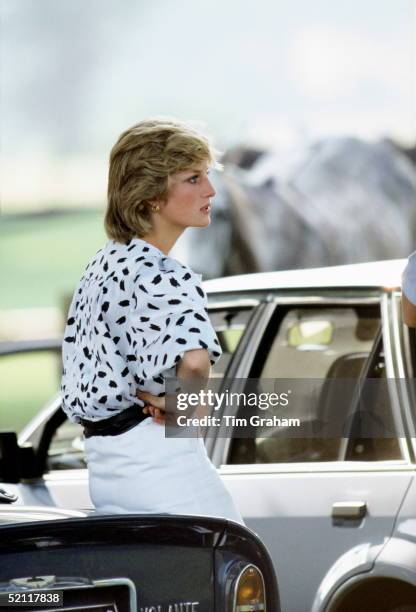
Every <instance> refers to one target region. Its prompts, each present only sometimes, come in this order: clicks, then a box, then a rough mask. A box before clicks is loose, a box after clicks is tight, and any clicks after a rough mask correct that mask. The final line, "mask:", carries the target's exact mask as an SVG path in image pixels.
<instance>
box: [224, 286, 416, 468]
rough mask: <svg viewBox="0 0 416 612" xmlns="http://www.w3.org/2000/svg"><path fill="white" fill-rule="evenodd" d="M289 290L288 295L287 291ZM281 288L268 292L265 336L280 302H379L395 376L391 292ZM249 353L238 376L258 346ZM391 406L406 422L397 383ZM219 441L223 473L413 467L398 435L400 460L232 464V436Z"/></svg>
mask: <svg viewBox="0 0 416 612" xmlns="http://www.w3.org/2000/svg"><path fill="white" fill-rule="evenodd" d="M285 293H286V295H285ZM287 293H288V292H282V293H281V294H280V295H276V294H275V295H269V298H268V301H269V306H272V308H270V309H268V310H267V311H265V312H264V313H263V321H262V325H261V328H262V334H261V336H262V339H263V337H264V334H265V333H267V329H269V326H270V323H271V321H272V319H273V318H274V317H275V315H276V310H277V308H279V307H281V306H293V307H296V306H302V307H305V306H308V305H313V306H316V305H317V306H322V307H324V308H325V307H330V306H334V305H336V306H357V307H359V306H371V305H378V306H379V307H380V322H381V333H382V337H383V342H384V343H385V345H384V351H385V359H386V375H387V377H388V378H395V367H394V358H395V353H392V316H393V314H394V313H393V312H392V309H391V303H390V299H391V294H390V293H387V292H380V291H374V290H373V291H366V292H365V293H363V292H362V291H361V292H360V291H356V290H355V291H354V290H350V291H348V292H347V291H344V292H342V291H330V290H328V291H324V292H323V293H322V294H317V293H316V290H314V291H312V292H306V291H305V292H299V291H297V292H292V291H291V292H290V294H289V295H288V294H287ZM255 345H256V349H257V348H258V347H259V345H260V341H259V339H258V338H257V341H256V343H255ZM248 352H250V355H251V357H252V359H251V361H250V362H248V361H247V360H246V361H245V363H243V364H240V367H238V368H237V369H236V372H235V374H234V377H235V378H248V377H249V375H250V371H251V369H252V366H253V364H254V360H255V356H256V352H257V350H253V347H251V350H250V351H248ZM391 404H392V410H393V411H395V415H398V418H399V420H400V424H401V425H402V426H404V424H403V418H402V412H401V406H400V396H399V394H398V392H397V386H396V388H395V389H394V392H393V395H392V397H391ZM216 440H217V444H216V448H215V449H214V453H213V456H212V460H213V462H214V465H216V466H217V467H219V468H220V469H221V473H223V474H244V473H246V474H254V473H274V472H311V471H317V472H334V471H340V472H346V471H363V470H365V471H377V472H378V471H385V470H387V471H391V470H397V469H399V470H408V469H409V468H410V467H411V464H412V461H411V456H410V453H409V445H408V440H407V438H398V441H399V445H400V450H401V454H402V459H397V460H380V461H355V460H354V461H345V460H340V461H330V462H326V461H322V462H314V461H311V462H306V463H305V462H303V463H301V462H299V463H296V462H293V463H289V462H288V463H256V464H229V463H227V460H228V457H229V454H230V446H231V439H230V438H222V443H221V439H220V432H219V433H218V435H217V438H216ZM349 441H350V438H345V444H344V446H345V449H346V448H347V446H348V442H349Z"/></svg>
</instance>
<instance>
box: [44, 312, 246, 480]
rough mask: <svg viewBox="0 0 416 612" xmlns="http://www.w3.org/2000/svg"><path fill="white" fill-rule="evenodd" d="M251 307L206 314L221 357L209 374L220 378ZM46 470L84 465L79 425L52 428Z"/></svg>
mask: <svg viewBox="0 0 416 612" xmlns="http://www.w3.org/2000/svg"><path fill="white" fill-rule="evenodd" d="M251 313H252V307H242V308H221V309H219V308H215V309H212V310H210V311H209V316H210V319H211V322H212V325H213V327H214V328H215V331H216V333H217V336H218V341H219V343H220V345H221V348H222V355H221V358H220V359H219V360H218V361H217V363H216V364H215V366H213V368H212V373H211V376H212V377H215V378H222V377H223V376H224V374H225V372H226V370H227V368H228V366H229V364H230V361H231V359H232V356H233V354H234V352H235V350H236V348H237V346H238V344H239V342H240V340H241V337H242V335H243V333H244V330H245V329H246V326H247V323H248V321H249V318H250V316H251ZM47 465H48V469H49V470H66V469H79V468H83V467H86V463H85V459H84V441H83V435H82V427H81V425H78V424H76V423H71V422H70V421H69V420H67V421H65V422H64V423H63V424H62V425H61V426H60V427H58V428H57V430H56V431H55V433H54V435H53V437H52V440H51V443H50V446H49V449H48V459H47Z"/></svg>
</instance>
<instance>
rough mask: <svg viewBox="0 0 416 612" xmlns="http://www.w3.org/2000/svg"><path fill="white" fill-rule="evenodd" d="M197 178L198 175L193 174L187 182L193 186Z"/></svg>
mask: <svg viewBox="0 0 416 612" xmlns="http://www.w3.org/2000/svg"><path fill="white" fill-rule="evenodd" d="M198 178H199V176H198V174H194V176H191V178H190V179H188V181H189V182H190V183H192V184H193V185H194V184H195V183H196V182H197V180H198Z"/></svg>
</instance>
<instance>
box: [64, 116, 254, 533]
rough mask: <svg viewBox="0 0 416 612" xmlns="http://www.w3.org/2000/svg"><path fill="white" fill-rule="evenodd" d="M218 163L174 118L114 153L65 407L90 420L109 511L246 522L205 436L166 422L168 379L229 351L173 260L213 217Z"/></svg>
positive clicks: (93, 481)
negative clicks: (183, 434) (174, 434)
mask: <svg viewBox="0 0 416 612" xmlns="http://www.w3.org/2000/svg"><path fill="white" fill-rule="evenodd" d="M215 164H216V160H215V151H214V150H213V148H212V145H211V143H210V141H209V140H208V139H207V138H206V137H205V136H204V135H202V134H201V133H199V132H197V131H196V130H195V129H193V128H192V127H190V126H189V125H187V124H185V123H181V122H179V121H176V120H159V119H155V120H147V121H142V122H140V123H138V124H137V125H134V126H133V127H131V128H130V129H128V130H126V131H125V132H124V133H123V134H121V136H120V138H119V139H118V141H117V142H116V144H115V145H114V147H113V149H112V151H111V155H110V168H109V181H108V206H107V211H106V216H105V228H106V232H107V235H108V237H109V240H108V242H107V243H106V244H105V245H104V247H103V248H102V249H100V250H99V251H98V253H97V254H96V255H95V256H94V257H93V259H92V260H91V261H90V263H89V264H88V265H87V267H86V269H85V272H84V275H83V276H82V278H81V280H80V282H79V283H78V285H77V287H76V290H75V293H74V297H73V300H72V303H71V306H70V309H69V313H68V321H67V326H66V330H65V338H64V342H63V351H62V352H63V377H62V397H63V409H64V411H65V412H66V414H67V415H68V417H69V418H70V419H71V420H72V421H74V422H77V423H81V424H82V425H83V427H84V436H85V453H86V459H87V464H88V471H89V487H90V495H91V499H92V501H93V503H94V505H95V507H96V509H97V511H98V512H101V513H113V512H115V513H117V512H135V513H171V514H196V515H206V516H220V517H225V518H228V519H231V520H234V521H237V522H240V523H242V522H243V521H242V518H241V516H240V514H239V512H238V510H237V509H236V507H235V505H234V503H233V500H232V498H231V496H230V494H229V493H228V491H227V490H226V488H225V486H224V484H223V482H222V481H221V479H220V477H219V476H218V474H217V471H216V470H215V468H214V466H213V465H212V463H211V462H210V460H209V458H208V456H207V454H206V451H205V447H204V444H203V440H202V439H201V438H198V437H197V438H167V437H165V435H164V433H165V432H164V429H165V428H164V427H163V422H164V414H163V409H164V394H165V378H166V377H167V376H176V377H177V378H178V379H179V380H181V379H187V380H189V379H193V378H202V379H206V378H207V377H208V376H209V372H210V366H211V365H212V364H214V363H215V362H216V361H217V360H218V359H219V357H220V355H221V349H220V346H219V343H218V340H217V337H216V334H215V331H214V329H213V328H212V325H211V323H210V321H209V318H208V315H207V312H206V306H207V301H206V295H205V293H204V291H203V289H202V287H201V277H200V275H197V274H195V273H194V272H193V271H192V270H191V269H189V268H187V267H186V266H184V265H182V264H181V263H179V262H178V261H177V260H175V259H173V258H172V257H170V256H169V251H170V250H171V248H172V247H173V245H174V244H175V242H176V241H177V239H178V238H179V236H180V235H181V234H182V233H183V232H184V230H185V229H186V228H187V227H200V228H203V227H207V226H208V225H209V223H210V212H211V208H212V203H211V198H213V197H214V195H215V190H214V188H213V186H212V184H211V182H210V179H209V177H208V173H209V168H210V166H212V165H215ZM143 407H144V408H143ZM149 413H150V415H151V416H147V414H149Z"/></svg>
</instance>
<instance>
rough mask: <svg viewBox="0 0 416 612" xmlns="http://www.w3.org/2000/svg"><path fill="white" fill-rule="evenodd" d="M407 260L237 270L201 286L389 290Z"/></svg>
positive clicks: (397, 282) (218, 289) (215, 289)
mask: <svg viewBox="0 0 416 612" xmlns="http://www.w3.org/2000/svg"><path fill="white" fill-rule="evenodd" d="M406 263H407V259H388V260H384V261H373V262H369V263H358V264H348V265H343V266H330V267H326V268H307V269H303V270H282V271H279V272H260V273H256V274H240V275H238V276H226V277H223V278H215V279H212V280H207V281H205V282H204V288H205V290H206V291H207V292H208V293H210V294H213V293H224V292H225V293H229V292H231V291H251V290H266V289H294V288H297V289H298V288H302V289H313V288H318V287H320V288H322V287H325V288H333V289H335V288H350V289H352V288H360V287H362V288H364V287H368V288H372V289H382V290H392V289H400V284H401V275H402V272H403V269H404V267H405V265H406Z"/></svg>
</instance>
